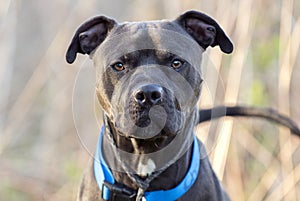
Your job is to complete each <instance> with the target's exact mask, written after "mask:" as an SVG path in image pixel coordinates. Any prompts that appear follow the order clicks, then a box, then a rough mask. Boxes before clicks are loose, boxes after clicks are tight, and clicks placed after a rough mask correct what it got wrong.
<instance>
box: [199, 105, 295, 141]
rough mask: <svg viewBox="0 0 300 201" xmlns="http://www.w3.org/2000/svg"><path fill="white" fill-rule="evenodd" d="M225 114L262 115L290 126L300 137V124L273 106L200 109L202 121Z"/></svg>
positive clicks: (240, 115) (200, 120)
mask: <svg viewBox="0 0 300 201" xmlns="http://www.w3.org/2000/svg"><path fill="white" fill-rule="evenodd" d="M224 116H233V117H260V118H265V119H267V120H270V121H273V122H275V123H278V124H281V125H284V126H286V127H288V128H289V129H290V130H291V132H292V133H293V134H295V135H297V136H299V137H300V129H299V127H298V125H297V124H296V123H295V122H294V121H293V120H292V119H290V118H289V117H287V116H285V115H282V114H280V113H278V111H276V110H274V109H272V108H258V107H249V106H218V107H213V108H209V109H201V110H199V121H198V123H202V122H205V121H210V120H212V119H215V118H220V117H224Z"/></svg>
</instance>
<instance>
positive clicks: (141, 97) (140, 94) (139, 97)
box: [135, 91, 146, 103]
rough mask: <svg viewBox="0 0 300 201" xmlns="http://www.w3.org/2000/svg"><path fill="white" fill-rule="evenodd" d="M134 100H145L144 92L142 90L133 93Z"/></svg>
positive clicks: (141, 101)
mask: <svg viewBox="0 0 300 201" xmlns="http://www.w3.org/2000/svg"><path fill="white" fill-rule="evenodd" d="M135 100H136V101H137V102H140V103H143V102H145V101H146V96H145V94H144V92H142V91H139V92H137V93H136V94H135Z"/></svg>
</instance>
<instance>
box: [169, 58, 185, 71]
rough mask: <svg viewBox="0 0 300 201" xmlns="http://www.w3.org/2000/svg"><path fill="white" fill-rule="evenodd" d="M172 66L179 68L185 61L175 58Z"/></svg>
mask: <svg viewBox="0 0 300 201" xmlns="http://www.w3.org/2000/svg"><path fill="white" fill-rule="evenodd" d="M171 65H172V68H174V69H178V68H180V67H181V66H182V65H183V61H181V60H179V59H174V60H173V61H172V64H171Z"/></svg>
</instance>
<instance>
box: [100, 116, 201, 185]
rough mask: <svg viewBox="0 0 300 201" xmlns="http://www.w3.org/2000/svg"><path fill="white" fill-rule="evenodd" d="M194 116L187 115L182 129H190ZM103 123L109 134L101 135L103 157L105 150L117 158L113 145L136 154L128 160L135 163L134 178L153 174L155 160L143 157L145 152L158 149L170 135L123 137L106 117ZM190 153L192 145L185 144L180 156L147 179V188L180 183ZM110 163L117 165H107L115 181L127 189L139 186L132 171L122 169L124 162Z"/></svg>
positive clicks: (166, 141)
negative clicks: (150, 178)
mask: <svg viewBox="0 0 300 201" xmlns="http://www.w3.org/2000/svg"><path fill="white" fill-rule="evenodd" d="M195 119H196V116H195V115H191V118H190V122H189V125H188V126H187V128H189V129H186V130H185V131H183V132H192V130H191V129H190V128H193V127H194V122H195V121H194V120H195ZM106 124H107V125H106V126H107V129H106V132H108V133H107V134H108V135H110V137H112V138H110V139H109V138H107V137H105V138H104V139H103V140H104V143H103V144H104V145H106V148H105V150H104V157H105V158H107V156H106V154H105V153H110V154H109V157H113V158H114V159H112V158H110V160H118V158H120V156H118V155H117V154H116V153H115V152H114V151H112V150H113V148H115V147H117V148H118V149H121V150H122V151H125V152H128V153H132V154H135V155H138V157H137V160H136V161H132V163H135V164H136V166H137V170H138V172H134V177H136V178H138V180H142V181H145V180H146V179H147V177H148V176H150V175H151V174H155V173H156V171H157V170H156V164H155V163H154V162H153V161H152V160H151V159H149V158H147V156H145V154H147V153H151V152H153V151H154V150H157V151H158V150H160V149H162V148H164V147H165V146H166V145H168V144H169V143H170V141H172V140H173V138H170V137H161V138H156V139H152V140H137V139H133V138H127V137H124V136H122V135H119V134H118V132H117V130H115V128H114V127H113V125H112V124H111V122H109V120H108V119H106ZM111 140H113V141H114V143H112V141H111ZM183 144H184V143H183ZM179 149H180V147H178V152H180V151H181V150H179ZM191 153H192V146H190V147H189V148H187V149H186V150H185V151H184V153H182V154H181V155H180V157H178V158H177V160H174V161H173V162H172V164H169V165H168V166H166V167H165V168H164V169H163V171H162V172H159V176H158V175H157V176H156V177H155V178H153V180H152V181H151V182H150V183H149V187H148V188H147V190H148V191H153V190H161V189H165V190H167V189H171V188H174V187H175V186H177V185H178V184H179V183H180V181H182V179H183V178H184V176H185V175H186V173H187V171H188V169H189V166H190V161H191ZM162 157H163V156H162ZM120 161H121V162H120ZM114 165H117V166H118V167H114V168H111V171H112V173H113V175H114V178H115V181H116V182H117V183H119V184H124V185H126V186H127V187H129V188H131V189H134V190H137V189H138V188H139V185H138V184H137V182H134V181H133V179H132V175H130V174H128V172H127V171H128V170H126V168H125V169H124V166H126V165H125V164H124V163H123V161H122V159H121V160H119V161H118V162H116V163H114ZM116 169H117V170H116ZM149 173H150V174H149ZM162 184H164V185H162Z"/></svg>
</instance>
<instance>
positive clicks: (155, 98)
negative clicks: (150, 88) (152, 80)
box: [151, 91, 161, 102]
mask: <svg viewBox="0 0 300 201" xmlns="http://www.w3.org/2000/svg"><path fill="white" fill-rule="evenodd" d="M160 98H161V93H160V92H159V91H154V92H152V94H151V100H152V101H154V102H155V101H156V102H157V101H159V100H160Z"/></svg>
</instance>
